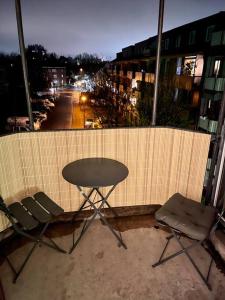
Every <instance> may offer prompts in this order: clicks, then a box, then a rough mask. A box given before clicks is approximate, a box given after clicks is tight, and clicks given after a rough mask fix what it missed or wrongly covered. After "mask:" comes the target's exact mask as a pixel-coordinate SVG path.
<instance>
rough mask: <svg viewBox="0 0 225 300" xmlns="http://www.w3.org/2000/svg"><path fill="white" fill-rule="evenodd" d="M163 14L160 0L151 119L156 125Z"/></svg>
mask: <svg viewBox="0 0 225 300" xmlns="http://www.w3.org/2000/svg"><path fill="white" fill-rule="evenodd" d="M163 14H164V0H160V3H159V18H158V41H157V55H156V68H155V86H154V96H153V107H152V121H151V125H152V126H155V125H156V114H157V102H158V89H159V72H160V52H161V42H162V29H163Z"/></svg>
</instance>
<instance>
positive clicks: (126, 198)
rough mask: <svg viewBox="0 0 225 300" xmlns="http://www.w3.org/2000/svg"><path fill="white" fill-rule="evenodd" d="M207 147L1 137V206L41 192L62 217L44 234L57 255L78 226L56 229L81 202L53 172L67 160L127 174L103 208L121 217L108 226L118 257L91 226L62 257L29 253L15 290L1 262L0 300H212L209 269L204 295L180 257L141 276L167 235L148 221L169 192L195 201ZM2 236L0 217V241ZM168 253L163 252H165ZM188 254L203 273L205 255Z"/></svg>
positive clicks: (106, 235) (103, 136)
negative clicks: (111, 166) (107, 164)
mask: <svg viewBox="0 0 225 300" xmlns="http://www.w3.org/2000/svg"><path fill="white" fill-rule="evenodd" d="M210 138H211V136H210V135H209V134H203V133H199V132H191V131H185V130H179V129H172V128H117V129H102V130H67V131H63V130H62V131H51V132H28V133H18V134H13V135H8V136H3V137H1V138H0V144H1V147H0V149H1V151H0V161H1V164H0V170H1V172H0V190H1V195H2V197H3V198H4V199H5V201H6V203H7V204H9V203H12V202H14V201H19V200H21V199H22V198H24V197H26V196H28V195H32V194H34V193H35V192H37V191H44V192H45V193H46V194H47V195H49V196H50V197H51V198H52V199H54V201H55V202H56V203H58V204H59V205H60V206H61V207H63V209H64V210H65V212H66V213H65V215H64V217H63V220H62V219H60V220H58V222H59V221H61V223H57V224H58V225H57V224H55V225H54V224H53V225H52V227H50V230H49V235H51V236H56V237H57V241H58V242H59V243H60V244H61V245H62V246H63V247H64V248H65V249H69V247H70V245H71V241H72V237H71V233H72V231H73V230H74V228H76V229H75V230H76V231H75V232H77V231H79V225H80V223H79V222H80V220H79V219H78V220H77V222H78V223H76V222H75V223H74V224H73V225H72V224H71V222H69V223H67V222H66V221H68V220H69V219H70V216H72V215H73V212H74V211H77V210H78V208H79V207H80V205H81V203H82V197H81V195H80V193H79V192H78V191H77V190H76V189H75V187H74V186H72V185H71V184H69V183H68V182H66V181H65V180H64V179H63V177H62V169H63V167H64V166H65V165H66V164H68V163H69V162H71V161H74V160H76V159H81V158H87V157H106V158H112V159H116V160H118V161H120V162H122V163H124V164H125V165H126V166H127V168H128V170H129V175H128V177H127V179H126V180H125V181H124V182H121V183H120V184H119V185H118V187H117V188H116V189H115V190H114V192H113V193H112V194H111V197H110V200H109V201H110V204H111V205H112V206H113V207H115V208H116V209H117V211H118V213H119V214H120V216H121V217H120V218H118V219H113V218H111V219H110V220H111V221H110V222H111V223H112V225H113V226H114V228H115V229H116V230H119V231H120V232H122V234H123V238H124V240H125V241H126V243H127V246H128V250H124V249H121V248H118V247H117V244H116V242H115V240H114V238H113V236H111V234H110V232H108V230H107V228H106V227H104V226H102V225H101V224H100V222H99V221H96V222H95V224H94V225H93V226H92V227H91V228H90V230H89V231H88V233H87V235H86V236H85V237H84V238H83V240H82V241H81V243H80V244H79V247H78V248H77V249H76V250H75V251H74V252H73V253H72V254H70V255H69V254H67V255H64V254H59V253H57V252H54V251H51V249H48V248H45V247H41V248H39V249H37V251H36V252H34V255H33V257H32V259H31V261H30V263H29V264H28V266H27V268H26V269H24V271H23V273H22V275H21V277H20V278H19V279H18V281H17V283H16V284H12V282H11V279H12V273H11V271H10V269H8V265H7V264H6V262H3V264H2V265H1V266H0V269H1V275H2V277H1V278H2V283H3V287H4V290H5V293H6V299H23V300H26V299H43V300H44V299H60V300H61V299H70V298H71V299H85V300H86V299H93V298H96V299H99V300H100V299H137V298H140V299H143V300H144V299H174V298H177V299H190V298H195V297H202V299H211V297H212V296H213V297H216V299H222V298H220V296H221V295H224V291H225V286H224V284H222V280H223V277H222V275H221V274H220V272H219V271H218V269H217V268H216V266H215V265H214V266H213V269H212V275H211V284H212V286H213V292H210V291H209V290H208V289H207V288H206V286H205V285H204V283H203V282H202V281H201V279H200V278H199V276H198V274H197V273H196V272H195V270H194V269H192V268H191V266H190V265H189V263H188V261H186V258H185V257H182V256H181V257H179V258H178V259H177V260H175V261H173V262H170V263H168V264H166V265H163V266H162V267H159V268H158V269H152V267H151V264H152V263H153V262H155V261H156V260H157V259H158V256H159V253H160V251H161V248H162V247H163V244H164V239H165V236H166V235H167V234H166V233H165V232H164V231H162V230H157V229H155V228H154V225H155V224H156V223H155V220H154V216H153V213H154V212H155V210H156V209H158V208H159V207H160V205H163V204H164V203H165V202H166V200H167V199H168V198H169V197H170V196H171V195H172V194H174V193H176V192H179V193H181V194H183V195H184V196H186V197H188V198H191V199H193V200H195V201H198V202H200V201H201V197H202V189H203V184H204V177H205V171H206V168H207V162H208V161H207V157H208V151H209V144H210ZM103 191H106V188H104V189H103ZM87 213H88V212H87ZM106 216H107V211H106ZM108 216H109V217H112V216H110V215H108ZM8 226H9V224H8V222H7V220H6V218H5V217H3V215H2V214H1V216H0V229H1V231H4V230H8V229H7V228H8ZM4 232H5V231H4ZM187 243H188V241H187ZM29 246H30V245H29V243H28V244H26V243H24V242H19V243H18V240H17V241H13V246H12V245H11V247H9V248H8V249H9V250H8V251H9V254H10V257H11V258H12V259H13V261H14V262H15V263H16V264H19V261H20V260H21V257H23V255H24V253H25V251H26V250H27V249H28V248H29ZM175 249H176V247H175V245H172V246H171V249H170V251H174V250H175ZM193 254H194V256H195V258H196V260H197V261H198V262H199V263H201V264H203V268H205V270H206V267H207V261H208V255H207V253H205V252H204V250H201V249H196V250H194V251H193ZM184 270H185V271H184ZM162 287H163V288H162Z"/></svg>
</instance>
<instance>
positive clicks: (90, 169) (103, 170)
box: [62, 157, 129, 187]
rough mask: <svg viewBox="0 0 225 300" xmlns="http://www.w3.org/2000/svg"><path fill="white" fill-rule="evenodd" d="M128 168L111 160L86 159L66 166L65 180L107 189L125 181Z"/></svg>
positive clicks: (63, 171)
mask: <svg viewBox="0 0 225 300" xmlns="http://www.w3.org/2000/svg"><path fill="white" fill-rule="evenodd" d="M128 173H129V171H128V169H127V167H126V166H125V165H124V164H122V163H121V162H119V161H117V160H113V159H109V158H102V157H101V158H99V157H95V158H84V159H79V160H76V161H74V162H71V163H69V164H68V165H66V166H65V167H64V168H63V170H62V176H63V178H64V179H65V180H66V181H68V182H70V183H72V184H75V185H77V186H82V187H106V186H112V185H115V184H117V183H119V182H121V181H123V180H124V179H125V178H126V177H127V176H128Z"/></svg>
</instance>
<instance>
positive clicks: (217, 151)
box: [206, 86, 225, 205]
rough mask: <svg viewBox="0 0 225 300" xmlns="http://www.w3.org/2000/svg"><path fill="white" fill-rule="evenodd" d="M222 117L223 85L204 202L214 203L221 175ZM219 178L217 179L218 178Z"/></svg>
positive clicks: (224, 106) (224, 136)
mask: <svg viewBox="0 0 225 300" xmlns="http://www.w3.org/2000/svg"><path fill="white" fill-rule="evenodd" d="M224 118H225V86H224V92H223V98H222V103H221V108H220V114H219V120H218V126H217V131H216V138H215V144H214V147H213V154H212V162H211V166H210V171H209V178H208V182H207V188H206V202H211V204H214V205H215V204H216V202H217V199H215V196H216V197H217V196H218V191H217V190H218V188H219V187H218V186H217V185H218V184H219V185H220V181H221V177H220V172H221V171H220V169H221V164H223V163H224V162H223V161H222V156H223V143H224V141H225V132H224V130H223V126H224ZM218 179H219V180H218Z"/></svg>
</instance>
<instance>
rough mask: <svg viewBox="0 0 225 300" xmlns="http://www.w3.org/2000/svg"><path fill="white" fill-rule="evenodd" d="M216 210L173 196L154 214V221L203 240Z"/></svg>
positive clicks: (178, 195) (182, 197)
mask: <svg viewBox="0 0 225 300" xmlns="http://www.w3.org/2000/svg"><path fill="white" fill-rule="evenodd" d="M216 213H217V212H216V209H215V208H213V207H210V206H204V205H202V204H201V203H198V202H196V201H193V200H191V199H188V198H185V197H184V196H182V195H181V194H179V193H176V194H174V195H173V196H172V197H171V198H170V199H169V200H168V201H167V202H166V203H165V204H164V205H163V206H162V207H161V208H160V209H159V210H158V211H157V212H156V213H155V217H156V220H157V221H159V222H163V223H165V224H167V225H169V226H170V227H172V228H174V229H177V230H179V231H181V232H182V233H184V234H186V235H187V236H189V237H190V238H192V239H195V240H199V241H201V240H204V239H205V238H206V237H207V236H208V234H209V231H210V229H211V227H212V225H213V222H214V221H215V218H216Z"/></svg>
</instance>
